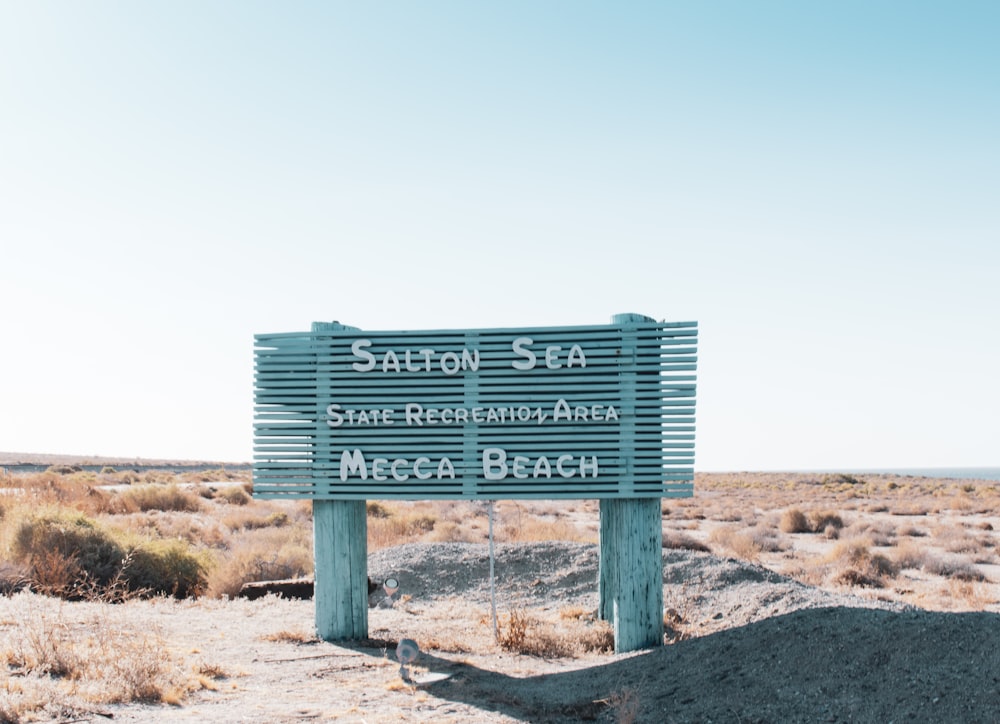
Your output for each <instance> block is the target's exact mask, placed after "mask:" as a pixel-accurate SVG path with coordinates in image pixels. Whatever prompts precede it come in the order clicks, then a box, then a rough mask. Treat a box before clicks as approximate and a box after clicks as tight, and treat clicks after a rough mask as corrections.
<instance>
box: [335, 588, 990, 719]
mask: <svg viewBox="0 0 1000 724" xmlns="http://www.w3.org/2000/svg"><path fill="white" fill-rule="evenodd" d="M385 643H386V642H381V643H380V646H379V649H378V653H377V654H376V651H375V650H373V649H371V648H367V647H365V646H360V645H359V646H354V645H352V646H351V648H356V649H357V650H359V651H366V652H367V653H371V654H373V655H378V656H382V650H383V649H382V648H381V646H382V645H384V644H385ZM389 643H391V645H392V646H393V647H394V646H395V642H389ZM419 663H420V665H421V666H423V667H427V668H429V669H430V672H431V673H432V674H438V675H444V677H446V678H444V677H441V678H440V679H439V680H438V681H435V682H431V683H426V684H420V686H421V688H424V689H425V690H426V691H428V692H429V693H431V694H433V695H434V696H436V697H438V698H441V699H446V700H451V701H456V702H463V703H465V704H468V705H472V706H475V707H477V708H480V709H483V710H487V711H493V712H498V713H502V714H504V715H507V716H510V717H513V718H515V719H520V720H524V721H531V722H575V721H588V720H590V721H594V720H598V721H637V722H647V721H656V722H701V721H714V722H740V723H741V724H749V723H750V722H787V721H800V722H806V721H808V722H813V721H815V722H841V721H852V722H880V723H884V722H890V721H918V722H942V721H950V722H984V723H985V722H995V721H997V717H998V716H1000V715H998V712H1000V615H997V614H993V613H940V612H928V611H903V612H899V611H884V610H873V609H864V608H844V607H835V608H817V609H806V610H800V611H796V612H794V613H790V614H786V615H782V616H776V617H774V618H769V619H766V620H763V621H759V622H756V623H753V624H750V625H747V626H743V627H740V628H734V629H728V630H725V631H721V632H718V633H715V634H712V635H709V636H704V637H701V638H695V639H689V640H686V641H682V642H680V643H677V644H673V645H671V646H667V647H662V648H658V649H654V650H650V651H645V652H640V653H637V654H633V655H628V656H620V657H614V658H612V659H610V660H609V661H608V662H607V663H605V664H602V665H599V666H591V667H587V668H584V669H577V670H572V671H566V672H563V673H556V674H547V675H540V676H528V677H524V678H518V677H515V676H510V675H508V674H504V673H502V672H499V671H491V670H488V669H486V668H479V667H476V666H472V665H469V664H468V663H464V662H461V661H453V660H450V659H448V658H444V657H439V656H434V655H430V654H422V655H421V658H420V660H419ZM431 678H433V677H431Z"/></svg>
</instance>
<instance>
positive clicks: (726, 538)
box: [708, 526, 783, 563]
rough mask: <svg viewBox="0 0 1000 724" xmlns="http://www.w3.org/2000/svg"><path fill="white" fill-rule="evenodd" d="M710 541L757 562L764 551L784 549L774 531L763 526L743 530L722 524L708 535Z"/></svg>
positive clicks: (738, 555) (729, 551) (741, 557)
mask: <svg viewBox="0 0 1000 724" xmlns="http://www.w3.org/2000/svg"><path fill="white" fill-rule="evenodd" d="M708 542H709V543H710V544H712V545H713V546H717V547H719V548H721V549H723V550H724V551H726V552H728V553H730V554H732V555H733V556H735V557H736V558H740V559H742V560H745V561H750V562H752V563H756V562H758V561H759V560H760V556H761V554H762V553H765V552H768V553H775V552H777V551H780V550H782V549H783V546H782V543H781V542H780V541H779V540H778V539H777V537H776V536H775V534H774V532H773V531H769V530H766V529H763V528H751V529H749V530H746V531H744V530H741V529H739V528H737V527H735V526H720V527H718V528H716V529H714V530H713V531H712V532H711V533H709V535H708Z"/></svg>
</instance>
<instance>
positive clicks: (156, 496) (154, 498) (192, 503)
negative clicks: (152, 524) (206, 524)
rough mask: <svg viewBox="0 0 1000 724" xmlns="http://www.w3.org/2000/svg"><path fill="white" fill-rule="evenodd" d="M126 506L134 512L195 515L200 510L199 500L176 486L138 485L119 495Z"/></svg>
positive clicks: (194, 494)
mask: <svg viewBox="0 0 1000 724" xmlns="http://www.w3.org/2000/svg"><path fill="white" fill-rule="evenodd" d="M121 497H122V499H123V500H124V501H125V503H126V505H127V506H129V507H132V508H134V509H135V510H141V511H148V510H161V511H168V510H173V511H179V512H184V513H197V512H198V511H199V510H201V498H200V497H199V496H198V495H197V494H196V493H193V492H191V491H190V490H185V489H183V488H180V487H178V486H177V485H174V484H170V485H138V486H135V487H132V488H129V489H128V490H126V491H125V492H123V493H122V494H121Z"/></svg>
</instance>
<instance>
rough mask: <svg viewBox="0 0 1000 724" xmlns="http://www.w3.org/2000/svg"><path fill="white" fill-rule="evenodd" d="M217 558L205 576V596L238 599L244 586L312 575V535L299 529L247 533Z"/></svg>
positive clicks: (239, 536) (288, 528)
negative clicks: (255, 582) (254, 582)
mask: <svg viewBox="0 0 1000 724" xmlns="http://www.w3.org/2000/svg"><path fill="white" fill-rule="evenodd" d="M230 545H231V547H230V550H228V551H225V552H220V553H217V554H216V564H215V566H214V567H213V568H212V569H211V570H210V571H209V572H208V574H207V576H206V585H205V595H207V596H210V597H212V598H221V597H223V596H228V597H230V598H235V597H236V596H237V595H238V594H239V592H240V588H242V586H243V584H244V583H250V582H251V581H276V580H281V579H284V578H300V577H302V576H306V575H309V574H311V573H312V569H313V558H312V545H311V539H310V535H309V531H307V530H304V529H303V528H301V527H298V526H288V527H286V528H262V529H259V530H252V531H246V532H245V533H242V534H240V535H238V536H234V537H233V539H232V540H231V544H230Z"/></svg>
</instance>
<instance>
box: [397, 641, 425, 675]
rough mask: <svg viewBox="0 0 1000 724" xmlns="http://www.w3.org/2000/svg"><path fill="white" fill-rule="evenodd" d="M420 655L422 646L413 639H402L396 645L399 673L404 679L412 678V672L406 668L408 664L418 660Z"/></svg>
mask: <svg viewBox="0 0 1000 724" xmlns="http://www.w3.org/2000/svg"><path fill="white" fill-rule="evenodd" d="M419 655H420V648H419V647H418V646H417V642H416V641H414V640H413V639H400V641H399V643H398V644H397V645H396V658H397V659H399V675H400V676H401V677H402V678H403V681H409V680H410V672H409V671H407V670H406V665H407V664H411V663H413V662H414V661H416V660H417V656H419Z"/></svg>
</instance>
